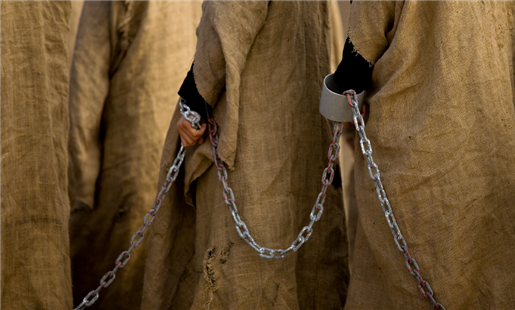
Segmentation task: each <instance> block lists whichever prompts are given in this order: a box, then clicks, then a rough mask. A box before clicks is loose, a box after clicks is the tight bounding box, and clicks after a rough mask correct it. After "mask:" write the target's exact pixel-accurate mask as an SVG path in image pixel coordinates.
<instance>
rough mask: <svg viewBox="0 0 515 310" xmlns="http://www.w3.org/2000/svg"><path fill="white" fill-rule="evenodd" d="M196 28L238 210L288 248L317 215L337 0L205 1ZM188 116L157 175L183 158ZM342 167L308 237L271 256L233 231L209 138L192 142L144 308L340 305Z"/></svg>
mask: <svg viewBox="0 0 515 310" xmlns="http://www.w3.org/2000/svg"><path fill="white" fill-rule="evenodd" d="M197 33H198V44H197V51H196V54H195V66H194V70H195V72H194V73H195V81H196V84H197V87H198V89H199V91H200V94H201V95H202V97H204V98H205V99H206V100H207V101H208V103H209V104H211V105H213V106H214V107H215V108H214V117H215V119H216V120H217V122H218V123H219V125H220V131H221V133H220V145H219V147H218V151H219V153H220V156H221V157H222V159H223V160H224V161H225V162H226V163H227V165H228V167H229V168H230V169H229V173H228V178H229V181H228V183H229V186H231V187H232V189H233V190H234V194H235V198H236V204H237V205H238V208H239V212H240V215H241V217H242V219H243V220H244V221H245V222H246V224H247V225H248V227H249V230H250V232H251V234H252V236H253V237H254V238H255V240H256V241H257V242H258V243H259V244H261V245H263V246H266V247H270V248H286V247H288V246H289V245H290V243H291V242H292V241H293V240H294V239H295V238H296V237H297V234H298V233H299V231H300V230H301V228H302V227H303V226H304V225H307V223H308V222H309V214H310V211H311V208H312V206H313V204H314V202H315V200H316V197H317V195H318V192H319V191H320V188H321V186H322V183H321V181H320V180H321V174H322V172H323V170H324V168H325V166H326V165H327V148H328V146H329V144H330V142H331V138H332V133H331V131H332V126H331V125H330V124H329V122H328V121H326V120H325V119H324V118H323V117H322V116H321V115H320V114H319V112H318V102H319V99H320V89H321V83H322V78H323V77H324V76H325V75H326V74H327V73H329V68H330V62H329V60H330V27H329V6H328V3H326V2H281V1H277V2H276V1H271V2H264V1H250V2H235V1H207V2H205V3H204V4H203V16H202V20H201V23H200V25H199V28H198V29H197ZM179 118H180V114H179V113H177V111H176V113H175V115H174V118H173V119H172V122H171V125H170V129H169V132H168V136H167V139H166V143H165V149H164V152H163V158H162V170H161V175H160V181H159V184H162V182H163V181H164V177H165V175H166V172H167V169H168V168H170V166H171V164H172V162H173V160H174V158H175V156H176V152H177V149H178V145H179V136H178V132H177V129H176V124H177V121H178V120H179ZM336 175H337V177H336V179H335V181H334V184H333V186H330V187H329V189H328V193H327V200H326V203H325V211H324V214H323V216H322V218H321V220H320V221H319V222H317V223H316V224H315V225H314V232H313V235H312V236H311V238H310V239H309V240H308V242H306V243H305V244H304V246H303V247H302V248H300V250H299V251H298V252H294V253H293V252H292V253H290V254H289V255H288V256H287V257H286V258H285V259H279V260H267V259H264V258H261V257H259V256H258V254H257V252H256V251H255V250H254V249H252V248H251V247H249V246H248V245H247V244H246V243H245V241H243V240H242V239H241V238H240V237H239V236H238V234H237V232H236V230H235V227H234V221H233V219H232V217H231V215H230V213H229V210H228V208H227V206H226V205H225V203H224V201H223V198H222V185H221V183H220V181H219V180H218V177H217V173H216V168H215V166H214V165H213V159H212V154H211V144H210V143H209V141H206V142H205V143H204V144H202V145H200V146H198V147H196V148H194V147H192V148H190V149H188V153H187V158H186V161H185V169H184V170H182V171H181V174H179V178H178V181H177V182H176V183H175V184H174V185H173V187H172V188H171V190H170V192H169V194H168V196H167V198H166V200H165V201H164V203H163V206H162V208H161V210H160V211H159V214H158V216H157V218H156V220H155V222H154V224H153V226H152V233H151V235H150V238H149V246H150V248H149V258H148V260H147V266H146V271H145V284H144V295H143V304H142V305H143V306H142V309H146V310H147V309H148V310H150V309H220V310H221V309H223V310H233V309H234V310H235V309H340V308H341V307H342V306H343V304H344V302H345V296H346V290H347V285H346V282H347V280H348V271H347V245H346V236H345V227H344V224H343V223H344V221H345V217H344V211H343V205H342V204H343V201H342V190H341V179H340V178H339V170H338V169H336Z"/></svg>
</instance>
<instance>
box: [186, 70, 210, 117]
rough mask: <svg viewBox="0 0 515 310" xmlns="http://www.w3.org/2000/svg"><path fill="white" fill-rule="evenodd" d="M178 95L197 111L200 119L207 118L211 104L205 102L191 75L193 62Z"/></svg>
mask: <svg viewBox="0 0 515 310" xmlns="http://www.w3.org/2000/svg"><path fill="white" fill-rule="evenodd" d="M179 96H181V98H182V99H184V100H186V105H187V106H188V107H190V109H191V110H192V111H195V112H197V113H198V114H200V116H201V117H202V119H204V120H207V113H208V112H211V106H210V105H208V104H206V101H205V100H204V98H202V96H201V95H200V93H199V92H198V89H197V85H196V84H195V77H194V76H193V64H192V65H191V69H190V71H189V72H188V74H187V75H186V78H185V79H184V82H182V85H181V88H180V89H179Z"/></svg>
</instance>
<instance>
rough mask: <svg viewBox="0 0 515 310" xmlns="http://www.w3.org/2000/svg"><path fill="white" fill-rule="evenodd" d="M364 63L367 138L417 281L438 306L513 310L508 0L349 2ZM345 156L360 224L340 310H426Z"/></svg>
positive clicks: (365, 184)
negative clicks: (367, 66)
mask: <svg viewBox="0 0 515 310" xmlns="http://www.w3.org/2000/svg"><path fill="white" fill-rule="evenodd" d="M351 7H352V8H351V16H350V24H349V37H350V40H351V41H352V43H353V44H354V46H355V48H356V50H357V51H358V52H359V53H360V54H361V55H362V56H363V57H364V58H365V59H367V60H368V61H369V62H371V63H372V64H374V65H375V67H374V71H373V82H372V88H371V90H370V92H369V96H368V103H369V104H370V114H369V115H370V119H369V120H368V123H367V125H366V132H367V135H368V137H369V139H370V141H371V144H372V148H373V152H374V153H373V156H374V160H375V161H376V162H377V164H378V165H379V168H380V170H381V180H382V181H383V184H384V188H385V190H386V193H387V194H388V197H389V200H390V202H391V205H392V208H393V211H394V214H395V217H396V219H397V223H398V225H399V227H400V229H401V231H402V233H403V235H404V237H405V238H406V240H407V243H408V246H409V250H410V253H411V254H412V255H413V256H414V257H415V259H416V260H417V262H418V265H419V266H420V270H421V271H420V272H421V274H422V277H423V278H424V279H425V280H427V281H428V282H429V283H430V284H431V286H432V288H433V289H434V292H435V298H436V299H437V300H438V301H439V302H441V303H442V304H443V305H444V306H445V307H446V308H447V309H513V308H514V306H515V292H514V290H513V287H514V285H515V274H514V270H515V260H514V259H513V257H512V255H511V254H512V253H515V229H514V227H515V208H514V206H513V205H514V203H515V190H514V187H515V169H514V168H515V167H514V165H515V112H514V89H515V87H514V71H513V69H514V54H515V53H514V37H515V31H514V25H515V20H514V17H515V3H514V2H511V1H506V2H503V1H484V2H476V1H473V2H472V1H470V2H469V1H459V2H458V1H457V2H454V1H435V2H421V1H406V2H374V3H371V2H354V3H353V4H352V6H351ZM358 149H359V144H357V149H356V191H357V197H358V205H359V224H358V229H357V236H356V247H355V252H354V260H353V266H352V269H353V270H352V279H351V283H350V286H349V297H348V300H347V304H346V307H345V309H348V310H351V309H432V305H431V303H430V302H429V301H428V300H426V299H425V298H424V297H422V295H421V293H420V292H419V290H418V288H417V282H416V280H415V279H414V277H413V276H411V275H410V274H409V273H408V270H407V269H406V267H405V264H404V257H403V255H402V254H401V253H400V252H399V250H398V249H397V247H396V245H395V244H394V241H393V238H392V235H391V232H390V229H389V228H388V225H387V224H386V221H385V216H384V214H383V212H382V210H381V207H380V205H379V201H378V198H377V195H376V191H375V189H374V186H373V184H372V181H371V179H370V178H369V176H368V170H367V167H366V162H365V160H364V158H363V156H362V155H361V154H360V151H358Z"/></svg>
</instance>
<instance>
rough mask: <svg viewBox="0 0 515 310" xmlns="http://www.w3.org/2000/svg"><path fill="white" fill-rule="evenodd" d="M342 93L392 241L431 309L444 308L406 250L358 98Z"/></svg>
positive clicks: (348, 93)
mask: <svg viewBox="0 0 515 310" xmlns="http://www.w3.org/2000/svg"><path fill="white" fill-rule="evenodd" d="M343 95H345V96H347V100H348V101H349V105H350V106H351V107H352V113H353V119H354V126H355V127H356V131H357V132H358V134H359V137H360V140H359V144H360V146H361V153H363V155H364V156H365V157H366V159H367V162H368V174H369V175H370V178H371V179H372V181H373V182H374V185H375V188H376V192H377V196H378V198H379V202H380V203H381V208H382V209H383V212H384V216H385V217H386V221H387V222H388V227H390V231H391V232H392V235H393V241H394V242H395V245H397V248H398V249H399V251H401V252H402V254H403V255H404V258H405V261H404V263H405V264H406V268H408V271H409V273H410V274H411V275H412V276H414V277H415V278H416V279H417V282H418V289H419V290H420V292H421V293H422V295H423V296H424V297H425V298H427V299H429V300H430V301H431V303H432V304H433V309H435V310H436V309H442V310H445V308H444V306H442V304H440V303H438V302H437V301H436V300H435V298H434V292H433V289H432V288H431V286H430V285H429V283H428V282H427V281H425V280H424V279H423V278H422V276H421V275H420V268H419V266H418V264H417V261H416V260H415V258H414V257H412V256H411V255H410V253H409V252H408V244H407V243H406V240H405V239H404V237H403V236H402V234H401V231H400V229H399V226H398V225H397V221H396V220H395V216H394V215H393V211H392V207H391V206H390V202H389V201H388V198H387V197H386V192H385V191H384V188H383V183H382V182H381V178H380V175H379V168H378V166H377V164H376V163H375V162H374V159H373V158H372V146H371V145H370V140H369V139H367V135H366V134H365V121H364V120H363V117H362V116H361V112H360V111H359V108H358V99H357V96H356V92H354V90H349V91H345V92H344V93H343Z"/></svg>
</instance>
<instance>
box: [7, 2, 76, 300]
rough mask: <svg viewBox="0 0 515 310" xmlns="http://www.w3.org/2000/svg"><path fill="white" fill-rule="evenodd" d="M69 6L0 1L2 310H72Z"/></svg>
mask: <svg viewBox="0 0 515 310" xmlns="http://www.w3.org/2000/svg"><path fill="white" fill-rule="evenodd" d="M69 17H70V3H69V2H64V1H60V2H36V1H14V2H7V1H1V21H2V22H1V38H2V39H1V50H2V58H1V63H2V78H1V80H2V99H1V100H2V110H1V123H2V188H1V191H2V214H1V218H2V223H1V224H2V250H1V252H2V261H1V267H2V275H1V279H2V280H1V287H2V289H1V296H2V298H1V308H2V309H5V310H17V309H20V310H21V309H59V310H61V309H71V308H72V292H71V277H70V259H69V241H68V219H69V214H70V206H69V202H68V196H67V164H68V159H67V158H68V157H67V151H66V139H67V130H68V108H67V96H68V58H67V49H66V47H67V38H68V32H69V30H70V28H69Z"/></svg>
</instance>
